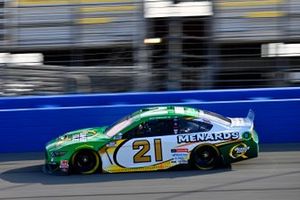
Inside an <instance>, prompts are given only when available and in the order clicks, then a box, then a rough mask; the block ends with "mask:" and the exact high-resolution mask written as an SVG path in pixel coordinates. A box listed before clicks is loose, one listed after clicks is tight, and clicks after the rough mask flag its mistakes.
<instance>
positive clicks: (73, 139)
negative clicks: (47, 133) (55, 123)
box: [46, 127, 109, 150]
mask: <svg viewBox="0 0 300 200" xmlns="http://www.w3.org/2000/svg"><path fill="white" fill-rule="evenodd" d="M106 128H107V127H94V128H85V129H79V130H75V131H70V132H67V133H65V134H63V135H61V136H59V137H57V138H56V139H54V140H51V141H50V142H48V143H47V144H46V149H48V150H49V149H53V148H58V147H61V146H65V145H69V144H74V143H83V142H94V141H101V140H108V139H109V137H108V136H106V135H105V133H104V132H105V129H106Z"/></svg>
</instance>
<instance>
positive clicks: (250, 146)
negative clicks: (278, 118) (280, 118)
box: [44, 106, 258, 174]
mask: <svg viewBox="0 0 300 200" xmlns="http://www.w3.org/2000/svg"><path fill="white" fill-rule="evenodd" d="M253 120H254V113H253V112H252V111H251V110H249V113H248V116H247V117H246V118H227V117H224V116H221V115H219V114H216V113H213V112H209V111H205V110H199V109H194V108H190V107H180V106H162V107H150V108H144V109H141V110H139V111H136V112H134V113H133V114H131V115H128V116H126V117H124V118H123V119H121V120H120V121H118V122H116V123H115V124H113V125H111V126H105V127H98V128H87V129H81V130H76V131H72V132H68V133H66V134H64V135H62V136H60V137H58V138H56V139H54V140H52V141H50V142H49V143H48V144H47V145H46V152H45V156H46V158H45V162H46V163H45V167H44V169H45V170H46V171H47V172H48V173H53V172H56V171H57V172H63V173H66V174H69V173H79V174H92V173H95V172H104V173H115V172H139V171H154V170H163V169H169V168H173V167H175V166H182V165H191V166H193V167H196V168H198V169H205V170H207V169H213V168H216V167H218V166H223V165H230V164H231V163H233V162H237V161H241V160H245V159H249V158H254V157H257V155H258V136H257V133H256V132H255V130H254V129H253Z"/></svg>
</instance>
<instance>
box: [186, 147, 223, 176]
mask: <svg viewBox="0 0 300 200" xmlns="http://www.w3.org/2000/svg"><path fill="white" fill-rule="evenodd" d="M191 163H192V165H193V166H195V167H196V168H197V169H201V170H210V169H214V168H216V167H217V166H219V165H220V154H219V151H218V149H217V148H215V147H213V146H208V145H206V146H198V147H196V148H195V150H194V151H193V152H192V155H191Z"/></svg>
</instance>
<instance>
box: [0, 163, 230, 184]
mask: <svg viewBox="0 0 300 200" xmlns="http://www.w3.org/2000/svg"><path fill="white" fill-rule="evenodd" d="M42 167H43V165H32V166H29V167H22V168H17V169H12V170H8V171H5V172H2V173H1V174H0V179H3V180H5V181H8V182H11V183H23V184H34V183H40V184H45V185H51V184H82V183H94V182H116V181H128V180H151V179H174V178H180V177H189V176H196V175H209V174H216V173H224V172H228V171H231V168H230V167H228V168H222V169H215V170H208V171H201V170H193V169H187V168H183V169H172V170H163V171H155V172H130V173H116V174H101V173H99V174H92V175H78V174H74V175H67V176H62V175H53V174H46V173H44V172H43V171H42Z"/></svg>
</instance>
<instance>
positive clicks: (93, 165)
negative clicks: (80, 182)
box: [72, 150, 100, 174]
mask: <svg viewBox="0 0 300 200" xmlns="http://www.w3.org/2000/svg"><path fill="white" fill-rule="evenodd" d="M99 166H100V158H99V156H98V154H97V153H96V152H95V151H92V150H81V151H78V152H77V153H75V154H74V155H73V157H72V168H73V170H74V172H76V173H79V174H93V173H95V172H96V171H97V170H98V169H99Z"/></svg>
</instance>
